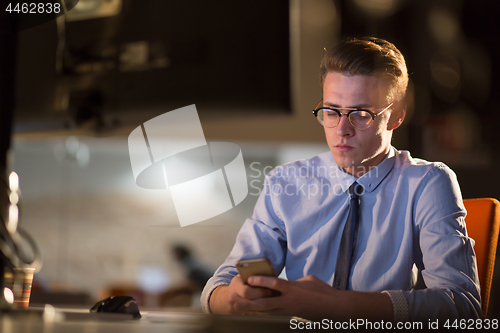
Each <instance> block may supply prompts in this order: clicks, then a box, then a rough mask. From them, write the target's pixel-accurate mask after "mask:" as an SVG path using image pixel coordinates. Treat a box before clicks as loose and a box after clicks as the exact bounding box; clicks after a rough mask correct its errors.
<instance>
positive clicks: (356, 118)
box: [349, 111, 373, 129]
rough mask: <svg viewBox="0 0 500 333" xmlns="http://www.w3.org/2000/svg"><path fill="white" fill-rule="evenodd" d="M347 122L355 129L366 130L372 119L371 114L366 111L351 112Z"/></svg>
mask: <svg viewBox="0 0 500 333" xmlns="http://www.w3.org/2000/svg"><path fill="white" fill-rule="evenodd" d="M349 121H350V122H351V124H352V126H354V127H356V128H357V129H366V128H368V127H370V125H371V123H372V121H373V118H372V116H371V114H370V113H368V112H366V111H353V112H351V113H350V114H349Z"/></svg>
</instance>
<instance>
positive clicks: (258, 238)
mask: <svg viewBox="0 0 500 333" xmlns="http://www.w3.org/2000/svg"><path fill="white" fill-rule="evenodd" d="M272 184H273V179H272V177H271V176H269V175H268V176H266V180H265V183H264V189H263V191H262V192H261V194H260V196H259V199H258V200H257V204H256V205H255V209H254V212H253V215H252V218H249V219H247V220H246V221H245V223H244V224H243V226H242V228H241V230H240V231H239V233H238V235H237V237H236V242H235V245H234V247H233V249H232V250H231V253H230V254H229V256H228V257H227V259H226V260H225V262H224V263H223V264H222V265H221V266H220V267H219V268H218V269H217V271H216V272H215V273H214V276H213V277H212V278H210V280H208V282H207V284H206V285H205V288H204V289H203V292H202V294H201V305H202V308H203V311H205V312H207V313H210V308H209V301H210V296H211V294H212V292H213V291H214V290H215V289H216V288H217V287H219V286H221V285H229V283H230V282H231V280H232V279H233V277H234V276H236V275H237V274H238V270H237V269H236V261H238V260H241V259H254V258H268V259H269V260H270V261H271V263H272V264H273V267H274V270H275V271H276V273H278V274H279V273H280V272H281V271H282V270H283V267H284V265H285V256H286V246H287V242H286V232H285V227H284V223H283V221H282V220H281V219H280V218H279V217H278V215H277V214H276V212H275V210H274V207H273V202H272V186H273V185H272Z"/></svg>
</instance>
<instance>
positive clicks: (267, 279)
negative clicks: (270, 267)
mask: <svg viewBox="0 0 500 333" xmlns="http://www.w3.org/2000/svg"><path fill="white" fill-rule="evenodd" d="M288 283H289V281H287V280H283V279H279V278H276V277H271V276H262V275H254V276H251V277H250V278H248V284H249V285H251V286H252V287H262V288H269V289H273V290H277V291H280V292H283V291H285V289H286V287H287V285H288Z"/></svg>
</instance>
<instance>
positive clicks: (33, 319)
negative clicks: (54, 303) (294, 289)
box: [0, 306, 291, 333]
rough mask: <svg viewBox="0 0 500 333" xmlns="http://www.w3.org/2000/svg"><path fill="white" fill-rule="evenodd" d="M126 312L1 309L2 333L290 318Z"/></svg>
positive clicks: (199, 327) (134, 330) (280, 328)
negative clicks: (139, 314)
mask: <svg viewBox="0 0 500 333" xmlns="http://www.w3.org/2000/svg"><path fill="white" fill-rule="evenodd" d="M141 315H142V318H141V319H133V318H132V316H130V315H126V314H104V313H89V311H88V309H66V308H54V307H51V306H48V307H45V308H28V309H19V310H5V311H2V315H1V316H0V332H2V333H17V332H23V333H61V332H71V333H143V332H148V333H149V332H151V333H155V332H162V333H169V332H183V333H191V332H193V333H194V332H210V333H212V332H221V333H224V332H231V333H233V332H243V333H245V332H263V333H266V332H273V333H274V332H289V331H290V319H291V318H290V317H254V316H214V315H208V314H204V313H202V312H200V310H193V309H177V308H172V309H165V310H161V311H141Z"/></svg>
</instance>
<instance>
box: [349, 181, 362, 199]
mask: <svg viewBox="0 0 500 333" xmlns="http://www.w3.org/2000/svg"><path fill="white" fill-rule="evenodd" d="M362 194H363V186H361V185H359V184H358V182H354V183H353V184H352V185H351V187H349V195H350V196H351V199H357V198H359V196H360V195H362Z"/></svg>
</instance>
